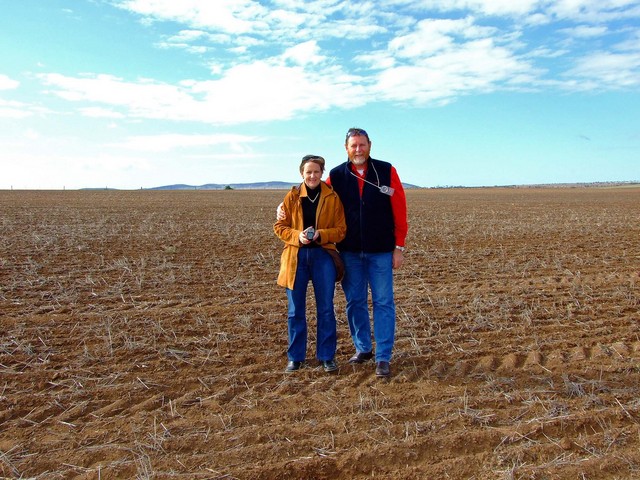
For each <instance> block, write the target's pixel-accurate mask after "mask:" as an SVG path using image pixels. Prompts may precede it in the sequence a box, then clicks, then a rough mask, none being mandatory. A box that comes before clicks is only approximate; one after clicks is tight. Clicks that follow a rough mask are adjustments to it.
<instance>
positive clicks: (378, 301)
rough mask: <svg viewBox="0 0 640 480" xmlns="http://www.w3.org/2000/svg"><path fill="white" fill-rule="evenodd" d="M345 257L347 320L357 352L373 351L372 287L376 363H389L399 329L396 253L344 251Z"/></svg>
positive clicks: (343, 281) (343, 280) (344, 279)
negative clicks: (395, 271)
mask: <svg viewBox="0 0 640 480" xmlns="http://www.w3.org/2000/svg"><path fill="white" fill-rule="evenodd" d="M341 256H342V260H343V261H344V267H345V274H344V278H343V279H342V288H343V290H344V295H345V298H346V299H347V320H348V321H349V330H350V332H351V338H352V339H353V344H354V345H355V347H356V351H358V352H371V351H372V349H373V346H372V343H371V323H370V320H369V308H368V302H367V299H368V287H371V300H372V303H373V333H374V337H375V341H376V362H389V361H391V354H392V351H393V340H394V335H395V329H396V305H395V302H394V299H393V252H389V253H352V252H342V253H341Z"/></svg>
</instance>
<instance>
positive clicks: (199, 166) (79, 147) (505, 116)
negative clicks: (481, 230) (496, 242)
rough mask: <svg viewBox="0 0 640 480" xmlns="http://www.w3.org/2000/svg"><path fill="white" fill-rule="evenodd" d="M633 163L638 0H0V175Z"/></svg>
mask: <svg viewBox="0 0 640 480" xmlns="http://www.w3.org/2000/svg"><path fill="white" fill-rule="evenodd" d="M350 127H359V128H363V129H365V130H366V131H367V132H368V133H369V136H370V138H371V141H372V149H371V156H372V157H373V158H377V159H380V160H385V161H388V162H391V163H392V164H393V165H394V166H395V167H396V169H397V171H398V173H399V175H400V178H401V180H402V181H403V182H405V183H410V184H413V185H418V186H421V187H439V186H470V187H471V186H494V185H523V184H540V183H544V184H546V183H567V182H570V183H574V182H614V181H639V180H640V1H631V0H560V1H548V0H379V1H371V0H364V1H360V0H349V1H343V0H318V1H303V0H272V1H266V0H260V1H256V0H180V1H176V0H46V1H45V0H20V1H15V0H0V165H1V166H2V169H1V173H0V189H60V190H61V189H78V188H116V189H140V188H152V187H158V186H164V185H173V184H187V185H203V184H207V183H219V184H231V183H253V182H266V181H285V182H298V181H300V180H301V179H300V174H299V170H298V166H299V163H300V160H301V158H302V157H303V156H304V155H306V154H316V155H322V156H323V157H324V158H325V159H326V162H327V168H328V169H330V168H333V167H334V166H337V165H339V164H340V163H342V162H344V161H345V160H346V153H345V148H344V141H345V134H346V131H347V130H348V129H349V128H350Z"/></svg>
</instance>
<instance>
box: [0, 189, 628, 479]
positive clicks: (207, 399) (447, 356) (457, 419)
mask: <svg viewBox="0 0 640 480" xmlns="http://www.w3.org/2000/svg"><path fill="white" fill-rule="evenodd" d="M284 194H285V192H284V191H239V190H238V191H173V192H169V191H58V192H43V191H39V192H38V191H3V192H0V214H1V215H0V234H1V235H0V477H5V478H37V479H67V478H78V479H114V478H138V479H175V478H184V479H200V478H210V479H223V478H224V479H243V480H244V479H263V480H268V479H365V478H366V479H369V478H381V479H391V480H397V479H442V478H453V479H463V478H467V479H546V478H548V479H558V478H563V479H565V478H566V479H596V478H597V479H623V478H625V479H626V478H640V425H639V422H640V337H639V330H638V322H639V320H640V313H639V312H640V276H639V274H640V188H544V189H526V188H518V189H515V188H514V189H501V188H491V189H450V190H419V191H418V190H411V191H408V192H407V195H408V202H409V221H410V232H409V239H408V244H407V246H408V249H407V253H406V262H405V266H404V267H403V268H402V269H401V270H399V271H397V272H396V274H395V290H396V299H397V307H398V326H397V342H396V348H395V356H394V359H393V361H392V364H391V367H392V377H391V378H390V379H389V380H379V379H376V377H375V373H374V364H373V363H368V364H364V365H356V366H352V365H349V364H348V363H347V360H348V358H349V357H350V356H351V355H352V353H353V346H352V344H351V340H350V338H349V334H348V327H347V324H346V319H345V313H344V296H343V294H342V290H341V289H340V287H339V285H338V286H337V287H336V288H337V291H336V310H337V314H338V322H339V325H338V330H339V340H338V356H337V360H338V363H339V365H340V370H339V372H338V373H337V374H336V375H331V374H326V373H324V372H323V371H322V369H320V368H318V366H317V363H316V362H315V361H314V359H313V352H314V347H315V345H314V336H313V335H311V339H310V340H311V342H310V345H309V348H308V367H307V368H305V369H303V370H301V371H299V372H296V373H294V374H285V373H284V367H285V364H286V348H287V337H286V297H285V292H284V291H283V290H282V289H281V288H280V287H278V286H277V285H276V276H277V270H278V265H279V256H280V251H281V248H282V245H281V243H280V241H279V240H278V239H276V237H275V236H274V235H273V230H272V225H273V222H274V215H275V207H276V205H277V204H278V203H279V202H280V201H281V200H282V198H283V197H284ZM310 292H311V289H310ZM309 320H310V322H311V324H312V326H313V325H315V316H314V305H313V298H312V295H311V293H310V295H309ZM311 331H313V329H311Z"/></svg>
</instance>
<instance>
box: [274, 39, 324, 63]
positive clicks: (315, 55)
mask: <svg viewBox="0 0 640 480" xmlns="http://www.w3.org/2000/svg"><path fill="white" fill-rule="evenodd" d="M282 57H283V58H284V59H285V60H291V61H292V62H293V63H295V64H297V65H307V64H318V63H321V62H322V61H324V60H325V57H324V56H323V55H320V49H319V48H318V44H317V43H316V41H315V40H309V41H308V42H304V43H300V44H298V45H295V46H293V47H291V48H288V49H287V50H285V52H284V54H283V55H282Z"/></svg>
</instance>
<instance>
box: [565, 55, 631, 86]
mask: <svg viewBox="0 0 640 480" xmlns="http://www.w3.org/2000/svg"><path fill="white" fill-rule="evenodd" d="M567 74H568V75H570V76H571V77H574V78H575V77H578V79H579V80H580V83H581V84H582V85H585V86H588V87H590V88H591V89H593V88H612V87H613V88H630V87H638V86H640V52H636V53H608V52H596V53H593V54H591V55H588V56H585V57H583V58H582V59H580V60H579V61H578V62H577V64H576V66H575V67H574V68H572V69H571V70H569V71H568V72H567Z"/></svg>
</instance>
